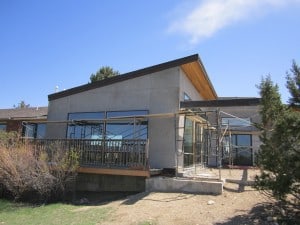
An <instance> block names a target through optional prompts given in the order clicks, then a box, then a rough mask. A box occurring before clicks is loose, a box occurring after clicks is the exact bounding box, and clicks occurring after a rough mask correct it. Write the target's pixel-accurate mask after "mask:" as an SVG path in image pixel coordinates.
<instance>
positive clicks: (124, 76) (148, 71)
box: [48, 54, 200, 101]
mask: <svg viewBox="0 0 300 225" xmlns="http://www.w3.org/2000/svg"><path fill="white" fill-rule="evenodd" d="M199 60H200V58H199V55H198V54H194V55H190V56H187V57H184V58H180V59H175V60H172V61H168V62H165V63H161V64H157V65H154V66H150V67H146V68H144V69H140V70H136V71H132V72H129V73H125V74H121V75H118V76H115V77H111V78H107V79H105V80H101V81H96V82H93V83H88V84H85V85H81V86H78V87H74V88H71V89H68V90H65V91H61V92H58V93H54V94H50V95H48V100H49V101H52V100H55V99H59V98H63V97H67V96H70V95H73V94H78V93H80V92H84V91H88V90H92V89H95V88H99V87H104V86H107V85H111V84H114V83H118V82H121V81H125V80H129V79H133V78H136V77H141V76H144V75H147V74H151V73H155V72H159V71H162V70H166V69H170V68H172V67H176V66H180V65H183V64H186V63H190V62H194V61H199Z"/></svg>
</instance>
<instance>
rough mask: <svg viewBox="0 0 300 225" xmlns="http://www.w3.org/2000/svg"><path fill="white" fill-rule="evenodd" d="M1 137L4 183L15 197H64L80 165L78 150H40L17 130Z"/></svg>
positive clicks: (0, 164)
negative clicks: (18, 133) (66, 188)
mask: <svg viewBox="0 0 300 225" xmlns="http://www.w3.org/2000/svg"><path fill="white" fill-rule="evenodd" d="M0 140H1V141H0V184H2V186H3V188H4V189H5V190H7V191H9V192H10V193H11V194H12V196H13V197H14V199H15V200H26V201H31V202H47V201H49V200H51V198H53V197H55V198H56V199H59V198H60V199H63V198H64V193H65V187H66V184H67V182H68V180H69V179H70V177H73V176H74V175H76V170H77V167H78V154H77V153H76V152H75V151H65V150H64V149H58V148H48V150H47V151H46V150H41V149H40V150H38V149H37V148H36V147H35V145H34V144H28V143H27V144H26V143H24V142H22V141H21V139H20V138H19V137H18V136H17V135H16V134H6V135H5V134H3V133H2V134H1V139H0ZM50 153H51V154H50Z"/></svg>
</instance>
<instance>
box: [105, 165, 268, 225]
mask: <svg viewBox="0 0 300 225" xmlns="http://www.w3.org/2000/svg"><path fill="white" fill-rule="evenodd" d="M210 172H211V173H215V172H216V173H218V171H217V170H211V171H210ZM257 173H258V171H257V170H249V169H245V170H222V177H223V178H225V179H228V180H229V181H230V182H228V183H226V184H225V186H224V193H223V194H222V195H217V196H212V195H196V194H185V193H148V192H144V193H139V194H136V195H132V196H129V197H128V198H126V199H124V200H119V201H114V202H111V203H108V204H105V207H107V206H109V207H112V208H113V210H112V213H111V215H110V218H109V220H108V221H106V222H105V223H101V224H107V225H108V224H113V225H114V224H125V225H141V224H166V225H171V224H172V225H173V224H180V225H187V224H189V225H190V224H199V225H208V224H216V225H230V224H271V223H270V221H267V218H268V216H269V215H270V210H271V209H270V203H271V202H272V200H271V199H268V198H266V197H265V196H264V195H262V194H261V193H259V192H258V191H256V190H254V189H253V188H252V187H251V186H249V184H251V181H253V179H254V177H255V174H257ZM269 219H270V218H269Z"/></svg>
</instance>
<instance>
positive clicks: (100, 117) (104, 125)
mask: <svg viewBox="0 0 300 225" xmlns="http://www.w3.org/2000/svg"><path fill="white" fill-rule="evenodd" d="M147 114H148V111H145V110H136V111H110V112H106V113H104V112H96V113H70V114H69V117H68V120H70V121H72V123H70V124H69V126H68V131H67V138H72V139H102V138H105V139H147V137H148V120H147V119H145V118H143V117H139V116H142V115H147Z"/></svg>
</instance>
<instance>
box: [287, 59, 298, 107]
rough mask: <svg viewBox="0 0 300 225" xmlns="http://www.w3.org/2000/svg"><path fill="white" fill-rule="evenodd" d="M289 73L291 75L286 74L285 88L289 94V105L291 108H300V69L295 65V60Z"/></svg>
mask: <svg viewBox="0 0 300 225" xmlns="http://www.w3.org/2000/svg"><path fill="white" fill-rule="evenodd" d="M290 71H291V73H288V72H287V76H286V79H287V83H286V87H287V88H288V90H289V92H290V94H291V98H290V99H289V103H290V104H291V105H292V106H295V107H297V108H300V67H299V66H298V65H297V63H296V61H295V60H293V63H292V68H291V69H290Z"/></svg>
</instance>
